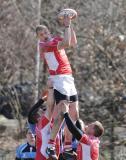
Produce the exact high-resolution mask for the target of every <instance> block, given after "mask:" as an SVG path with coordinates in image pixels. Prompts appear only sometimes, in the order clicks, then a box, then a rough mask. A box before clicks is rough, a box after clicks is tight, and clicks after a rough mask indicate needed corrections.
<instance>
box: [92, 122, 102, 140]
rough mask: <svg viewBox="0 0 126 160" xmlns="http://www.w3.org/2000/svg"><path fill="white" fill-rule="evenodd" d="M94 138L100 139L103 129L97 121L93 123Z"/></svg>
mask: <svg viewBox="0 0 126 160" xmlns="http://www.w3.org/2000/svg"><path fill="white" fill-rule="evenodd" d="M94 130H95V133H94V136H95V137H100V136H101V135H102V134H103V133H104V127H103V125H102V124H101V123H100V122H99V121H95V122H94Z"/></svg>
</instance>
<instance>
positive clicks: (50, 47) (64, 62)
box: [39, 37, 72, 75]
mask: <svg viewBox="0 0 126 160" xmlns="http://www.w3.org/2000/svg"><path fill="white" fill-rule="evenodd" d="M59 41H62V38H61V37H54V38H52V39H51V40H50V41H48V42H40V43H39V45H40V48H41V49H42V51H41V53H40V54H41V57H42V58H44V60H45V62H46V64H47V66H48V69H49V73H50V75H60V74H72V69H71V66H70V63H69V60H68V58H67V55H66V53H65V50H64V49H62V50H58V49H57V45H58V43H59Z"/></svg>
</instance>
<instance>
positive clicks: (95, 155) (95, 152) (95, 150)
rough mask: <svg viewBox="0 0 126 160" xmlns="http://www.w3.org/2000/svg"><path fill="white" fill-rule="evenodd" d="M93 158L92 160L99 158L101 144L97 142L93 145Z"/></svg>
mask: <svg viewBox="0 0 126 160" xmlns="http://www.w3.org/2000/svg"><path fill="white" fill-rule="evenodd" d="M91 158H92V160H98V158H99V145H98V144H97V143H94V144H92V146H91Z"/></svg>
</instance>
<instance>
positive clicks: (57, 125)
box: [47, 90, 68, 159]
mask: <svg viewBox="0 0 126 160" xmlns="http://www.w3.org/2000/svg"><path fill="white" fill-rule="evenodd" d="M54 95H55V99H56V104H57V105H56V106H55V107H56V110H57V116H56V118H55V121H54V124H53V127H52V130H51V135H50V140H49V143H48V148H47V153H48V155H49V156H50V157H52V158H53V159H57V156H56V154H55V139H56V136H57V133H58V131H59V130H60V127H61V124H62V122H63V116H62V115H61V111H62V103H67V104H68V100H67V99H68V97H67V96H65V95H63V94H61V93H60V92H58V91H57V90H54Z"/></svg>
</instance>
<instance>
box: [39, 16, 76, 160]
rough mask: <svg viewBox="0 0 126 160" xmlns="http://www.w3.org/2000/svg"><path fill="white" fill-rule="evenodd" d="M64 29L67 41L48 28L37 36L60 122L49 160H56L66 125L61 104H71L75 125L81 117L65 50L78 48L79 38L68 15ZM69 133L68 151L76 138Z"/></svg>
mask: <svg viewBox="0 0 126 160" xmlns="http://www.w3.org/2000/svg"><path fill="white" fill-rule="evenodd" d="M64 26H65V32H64V38H61V37H59V36H55V37H53V36H52V35H51V33H50V31H49V29H48V28H47V27H46V26H43V25H39V26H38V27H37V28H36V34H37V37H38V39H39V40H40V52H41V57H42V58H43V59H44V61H45V62H46V64H47V66H48V69H49V73H50V77H49V78H50V79H51V81H52V82H53V88H54V98H55V101H56V104H57V105H56V107H57V113H58V116H57V122H55V123H54V126H53V128H52V131H51V137H50V140H49V144H48V148H47V153H48V155H49V157H51V158H53V159H56V160H57V156H56V154H55V138H56V135H57V133H58V131H59V129H60V126H61V123H62V121H63V117H62V116H61V115H60V112H61V107H62V106H61V105H60V103H59V102H61V101H64V103H66V104H69V112H70V115H71V117H72V119H73V121H76V120H77V118H78V117H79V116H78V96H77V91H76V88H75V85H74V78H73V76H72V69H71V66H70V63H69V61H68V58H67V55H66V53H65V50H64V49H65V48H69V47H70V46H75V45H76V43H77V40H76V34H75V32H74V30H73V28H72V27H71V19H70V17H69V16H68V15H65V17H64ZM69 102H70V103H69ZM56 123H58V127H56V126H55V124H56ZM65 132H66V134H65V148H66V149H68V150H71V148H72V146H71V141H72V135H71V134H70V132H69V131H68V129H66V131H65Z"/></svg>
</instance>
